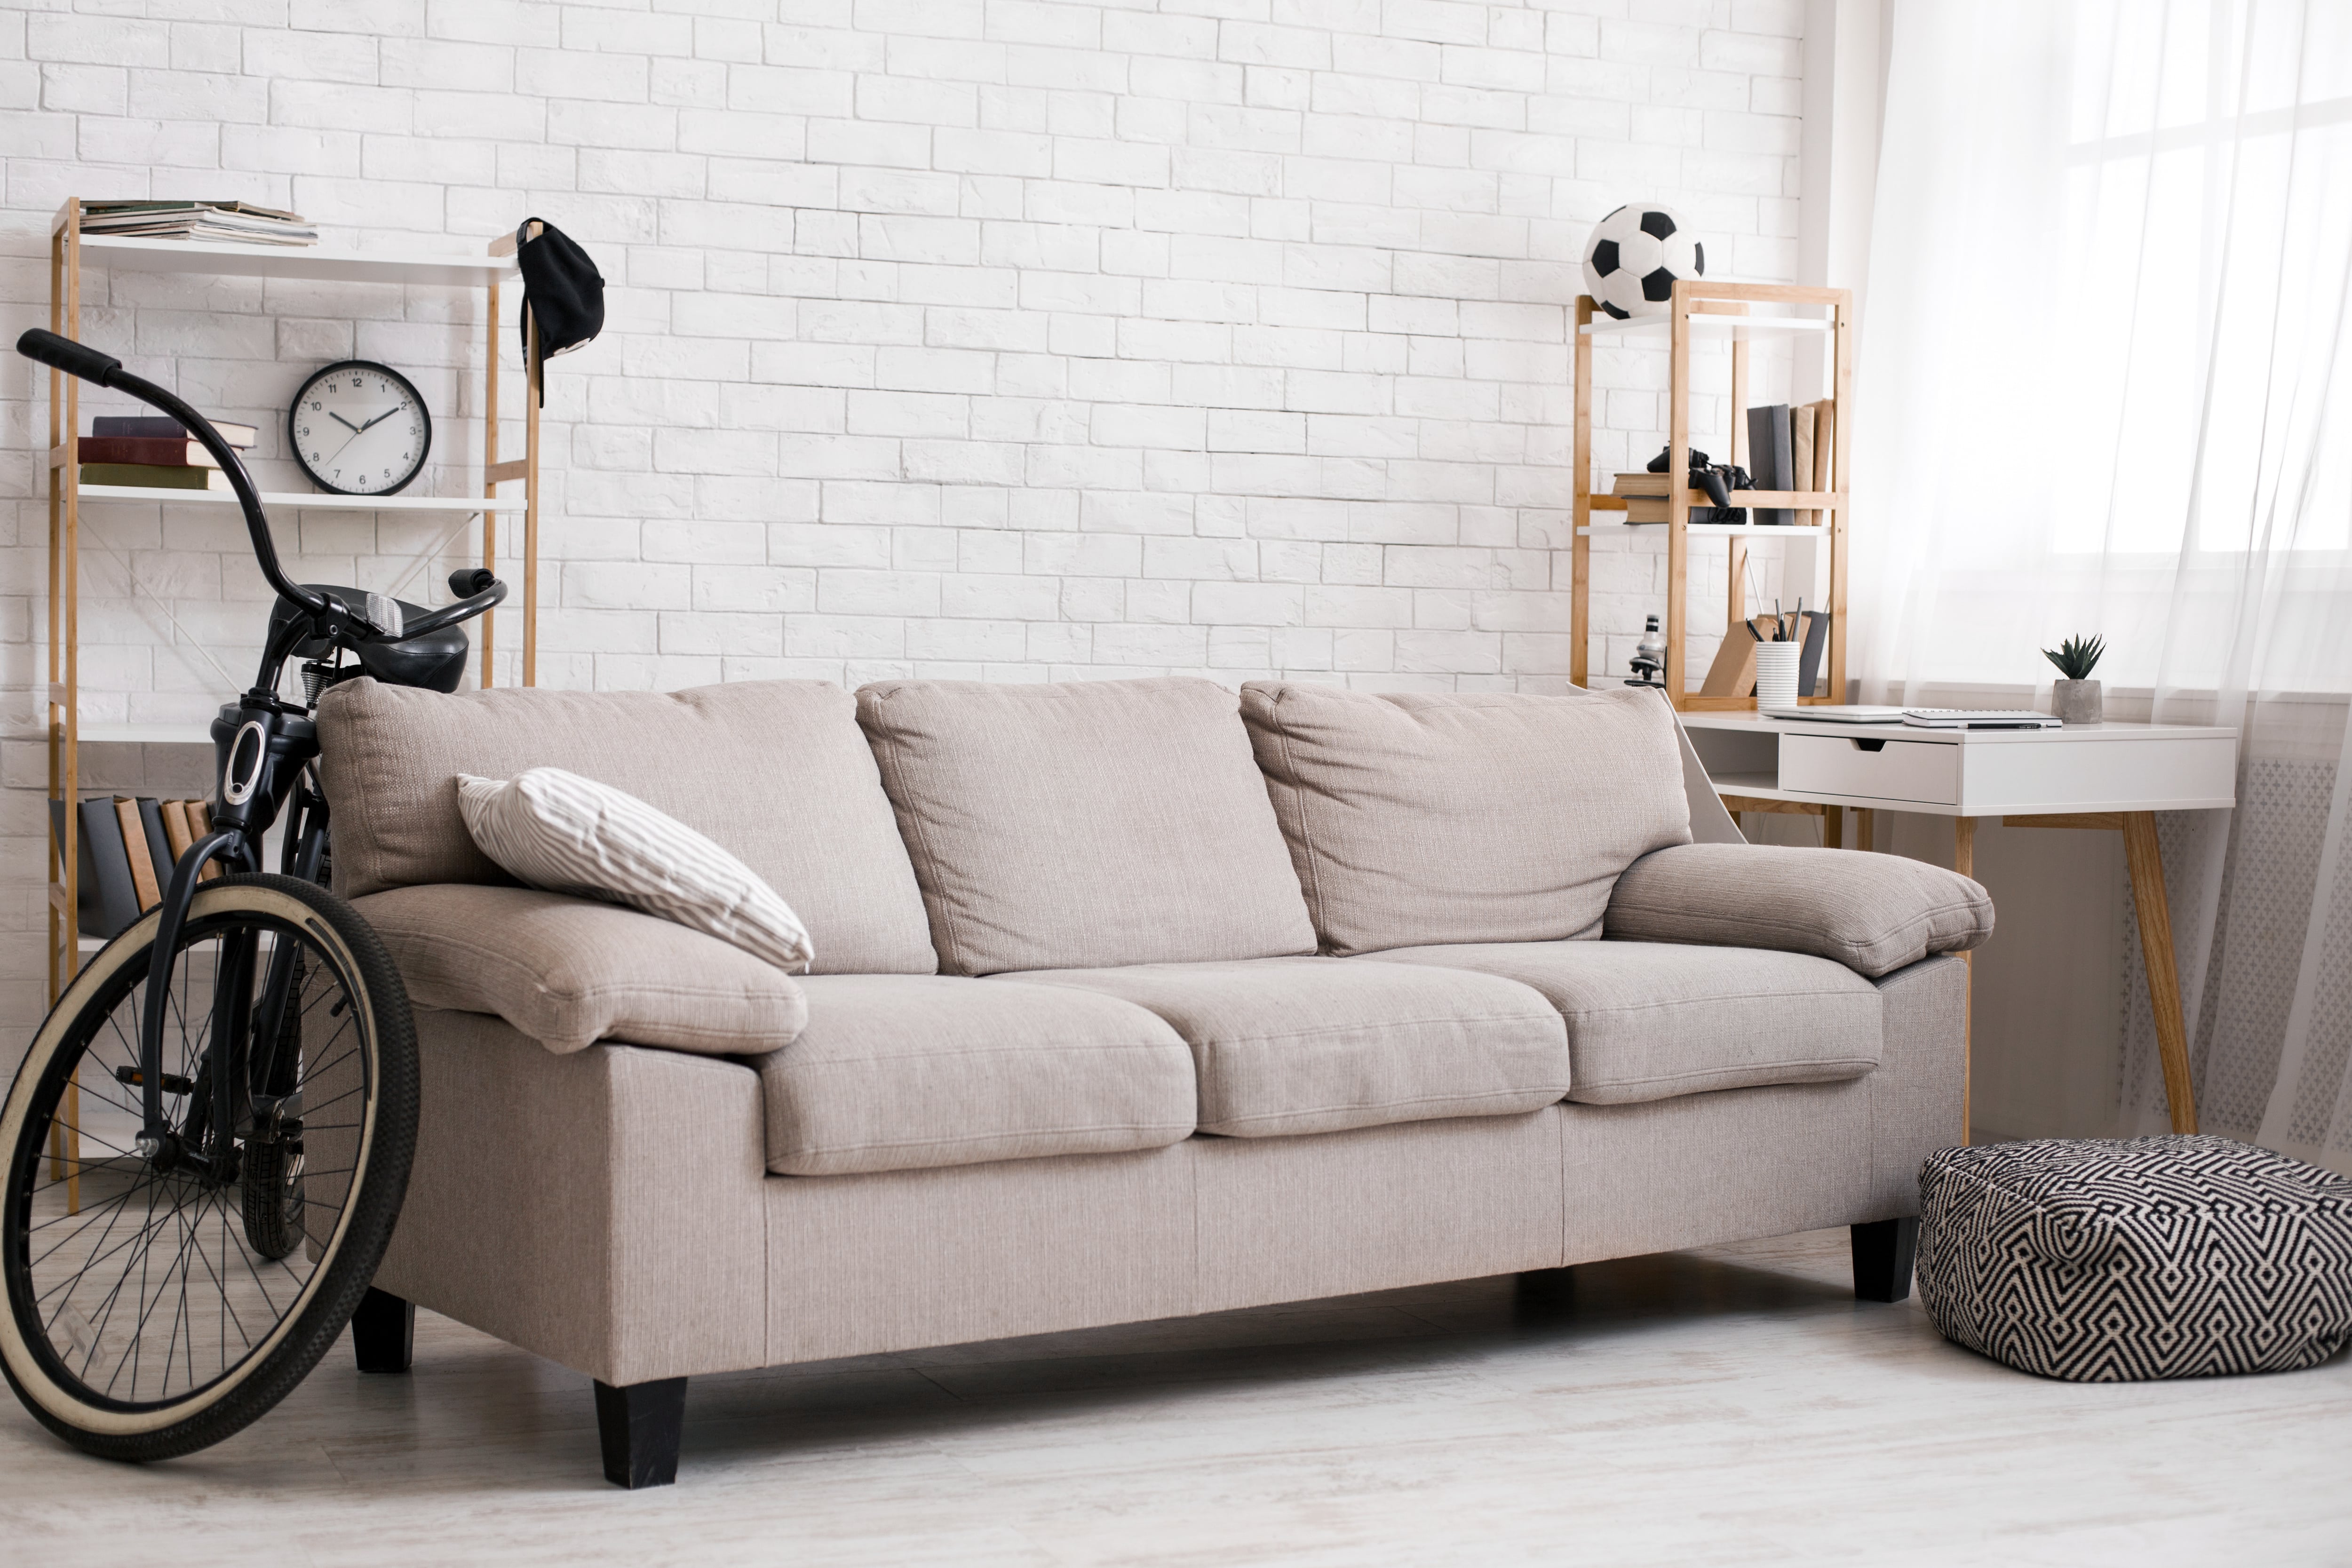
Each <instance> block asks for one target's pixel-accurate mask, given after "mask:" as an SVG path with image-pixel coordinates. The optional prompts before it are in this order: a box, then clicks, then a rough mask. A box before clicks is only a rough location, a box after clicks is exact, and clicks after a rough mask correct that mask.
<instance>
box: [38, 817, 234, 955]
mask: <svg viewBox="0 0 2352 1568" xmlns="http://www.w3.org/2000/svg"><path fill="white" fill-rule="evenodd" d="M49 827H50V830H51V831H52V832H54V833H55V834H56V835H57V841H58V854H59V855H63V854H64V853H65V843H66V803H65V802H64V801H61V800H52V801H50V802H49ZM79 829H80V831H79V835H78V837H79V850H78V852H77V855H76V860H77V867H76V899H75V902H76V904H77V906H78V908H77V910H76V915H77V922H76V923H77V924H78V925H79V928H80V930H81V934H82V935H84V936H96V937H106V938H109V939H111V938H113V937H117V936H120V935H121V933H122V932H123V931H125V930H126V929H128V928H129V927H130V925H131V922H132V921H135V920H137V919H138V918H139V917H140V916H141V915H142V914H144V913H146V911H148V910H151V909H153V908H154V907H155V906H156V905H157V904H160V903H162V902H163V889H164V887H165V886H166V885H167V884H168V883H169V882H170V881H171V879H172V868H173V866H175V865H177V864H178V863H179V859H180V857H181V856H182V855H184V854H186V853H187V849H188V846H189V845H191V844H194V842H195V841H196V840H197V839H199V838H202V837H204V836H205V834H207V833H210V832H211V831H212V830H213V818H212V808H211V807H210V806H208V805H205V803H204V802H203V801H200V800H134V799H132V798H131V796H129V795H91V796H89V798H88V799H86V800H84V801H83V802H82V803H81V818H80V823H79ZM219 875H220V868H218V867H216V866H206V867H205V869H204V874H203V879H204V880H206V881H210V880H211V879H213V878H215V877H217V876H219Z"/></svg>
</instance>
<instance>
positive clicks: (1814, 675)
mask: <svg viewBox="0 0 2352 1568" xmlns="http://www.w3.org/2000/svg"><path fill="white" fill-rule="evenodd" d="M1814 515H1815V516H1816V517H1818V516H1820V515H1821V514H1820V513H1819V512H1816V513H1814ZM1829 637H1830V613H1829V612H1828V611H1827V610H1807V611H1806V612H1805V630H1804V639H1805V646H1804V648H1803V650H1802V651H1801V652H1800V653H1799V654H1798V655H1797V695H1798V696H1799V697H1811V696H1812V695H1813V687H1814V684H1815V682H1817V681H1819V680H1820V679H1821V675H1822V650H1823V649H1825V648H1826V647H1828V646H1829Z"/></svg>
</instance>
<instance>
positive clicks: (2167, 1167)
mask: <svg viewBox="0 0 2352 1568" xmlns="http://www.w3.org/2000/svg"><path fill="white" fill-rule="evenodd" d="M1919 1196H1920V1205H1921V1213H1920V1216H1919V1296H1920V1300H1921V1302H1922V1303H1923V1304H1924V1305H1925V1306H1926V1308H1927V1315H1928V1316H1929V1317H1930V1318H1932V1319H1933V1320H1934V1321H1935V1324H1936V1327H1937V1328H1938V1329H1940V1330H1942V1331H1943V1332H1944V1335H1945V1337H1946V1338H1948V1339H1950V1340H1952V1341H1954V1342H1957V1343H1959V1344H1963V1345H1967V1346H1969V1348H1970V1349H1972V1350H1978V1351H1982V1352H1984V1353H1985V1354H1987V1355H1989V1356H1991V1357H1992V1358H1993V1359H1994V1360H1996V1361H2000V1362H2006V1363H2008V1364H2009V1365H2011V1366H2013V1367H2017V1368H2019V1369H2021V1370H2022V1371H2025V1372H2032V1373H2041V1374H2042V1375H2043V1376H2045V1377H2060V1378H2066V1379H2069V1380H2071V1381H2074V1382H2076V1383H2129V1382H2136V1381H2138V1380H2141V1379H2146V1378H2159V1377H2207V1376H2214V1375H2218V1374H2221V1373H2242V1372H2292V1371H2294V1370H2295V1369H2296V1368H2299V1367H2306V1366H2316V1365H2318V1364H2319V1363H2321V1362H2323V1361H2326V1359H2327V1358H2328V1357H2329V1356H2331V1355H2334V1354H2335V1353H2336V1352H2337V1351H2339V1350H2341V1349H2342V1348H2343V1347H2344V1345H2345V1344H2346V1342H2347V1341H2352V1181H2347V1180H2346V1179H2345V1178H2344V1177H2341V1176H2338V1175H2336V1174H2334V1173H2331V1172H2327V1171H2324V1170H2321V1169H2319V1168H2318V1167H2317V1166H2315V1165H2306V1164H2305V1163H2303V1162H2302V1161H2300V1160H2290V1159H2288V1158H2286V1157H2285V1156H2284V1155H2282V1154H2274V1153H2273V1152H2270V1151H2269V1150H2267V1149H2257V1148H2254V1147H2252V1146H2251V1145H2249V1144H2245V1143H2240V1142H2234V1141H2232V1140H2231V1139H2228V1138H2212V1137H2194V1136H2190V1137H2165V1138H2134V1139H2127V1140H2122V1141H2114V1142H2110V1141H2105V1140H2095V1139H2071V1138H2045V1139H2040V1140H2037V1141H2034V1142H2024V1143H1990V1144H1985V1145H1982V1146H1980V1147H1977V1148H1968V1149H1942V1150H1938V1151H1937V1152H1935V1153H1933V1154H1931V1155H1929V1156H1928V1157H1927V1164H1926V1165H1925V1166H1924V1167H1923V1168H1922V1169H1921V1171H1920V1173H1919Z"/></svg>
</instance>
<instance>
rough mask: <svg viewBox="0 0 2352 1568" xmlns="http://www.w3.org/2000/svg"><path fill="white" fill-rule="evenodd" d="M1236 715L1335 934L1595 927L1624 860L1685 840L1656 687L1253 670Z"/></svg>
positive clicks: (1353, 946) (1371, 937)
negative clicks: (1379, 688) (1296, 676)
mask: <svg viewBox="0 0 2352 1568" xmlns="http://www.w3.org/2000/svg"><path fill="white" fill-rule="evenodd" d="M1242 717H1243V719H1244V721H1245V722H1246V723H1247V724H1248V726H1249V733H1250V741H1251V743H1252V745H1253V746H1254V747H1255V752H1256V756H1257V760H1258V765H1259V767H1261V768H1262V769H1264V770H1265V778H1266V787H1267V790H1268V792H1269V793H1270V794H1271V795H1272V796H1273V799H1274V808H1275V815H1276V818H1277V819H1278V820H1279V821H1280V822H1281V824H1282V831H1283V834H1284V836H1285V837H1286V840H1287V842H1288V844H1289V847H1290V855H1291V859H1292V861H1293V863H1294V864H1295V865H1296V866H1297V871H1298V882H1299V886H1300V887H1302V888H1303V889H1306V893H1307V906H1308V909H1309V910H1310V911H1311V912H1312V913H1313V915H1314V919H1315V930H1316V933H1317V934H1318V936H1319V937H1320V938H1321V939H1322V944H1323V950H1324V951H1325V952H1336V953H1364V952H1379V951H1381V950H1382V949H1386V948H1396V947H1413V946H1418V945H1420V944H1422V943H1423V942H1556V941H1561V940H1564V939H1566V938H1570V937H1591V936H1599V935H1600V934H1601V912H1602V910H1605V909H1606V908H1607V906H1608V903H1609V889H1610V887H1611V885H1612V883H1613V882H1614V881H1615V880H1616V879H1617V874H1618V873H1619V872H1621V871H1622V870H1624V868H1626V867H1627V866H1629V865H1631V864H1633V861H1634V860H1635V858H1638V857H1640V856H1643V855H1645V854H1647V853H1649V852H1650V851H1651V850H1653V849H1657V848H1661V847H1664V846H1666V845H1669V844H1685V843H1688V842H1689V841H1690V837H1691V831H1690V823H1691V814H1690V801H1689V797H1688V796H1687V795H1685V791H1684V781H1683V754H1682V742H1681V740H1680V739H1679V737H1678V736H1677V735H1676V733H1675V716H1674V712H1673V710H1671V709H1669V708H1668V707H1667V706H1666V705H1665V704H1664V703H1663V702H1661V701H1659V700H1657V698H1656V697H1655V695H1654V694H1653V693H1651V692H1647V691H1627V690H1622V689H1619V690H1614V691H1593V692H1588V691H1571V692H1568V693H1563V694H1560V695H1556V696H1538V695H1531V694H1523V693H1514V692H1396V693H1376V692H1369V691H1349V690H1344V689H1339V688H1337V687H1331V686H1317V685H1310V684H1306V683H1303V682H1297V681H1252V682H1250V683H1249V684H1247V685H1245V686H1244V687H1243V688H1242Z"/></svg>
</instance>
